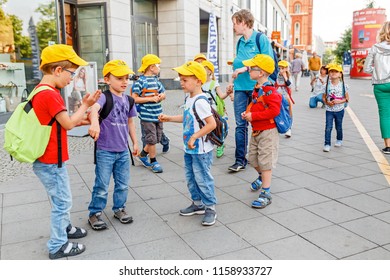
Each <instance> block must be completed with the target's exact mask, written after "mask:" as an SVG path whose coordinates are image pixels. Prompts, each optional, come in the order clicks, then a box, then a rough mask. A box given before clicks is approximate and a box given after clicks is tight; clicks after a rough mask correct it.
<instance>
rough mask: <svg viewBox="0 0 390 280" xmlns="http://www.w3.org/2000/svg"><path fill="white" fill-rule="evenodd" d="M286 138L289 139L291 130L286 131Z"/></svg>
mask: <svg viewBox="0 0 390 280" xmlns="http://www.w3.org/2000/svg"><path fill="white" fill-rule="evenodd" d="M284 136H286V137H287V138H290V137H291V129H289V130H287V132H286V133H285V134H284Z"/></svg>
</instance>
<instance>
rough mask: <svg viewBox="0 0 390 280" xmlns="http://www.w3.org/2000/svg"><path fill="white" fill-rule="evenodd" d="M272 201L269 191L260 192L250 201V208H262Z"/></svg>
mask: <svg viewBox="0 0 390 280" xmlns="http://www.w3.org/2000/svg"><path fill="white" fill-rule="evenodd" d="M271 203H272V197H271V194H270V193H267V192H261V193H260V195H259V198H258V199H256V200H255V201H253V202H252V208H256V209H263V208H265V207H267V206H268V205H270V204H271Z"/></svg>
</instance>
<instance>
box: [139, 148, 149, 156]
mask: <svg viewBox="0 0 390 280" xmlns="http://www.w3.org/2000/svg"><path fill="white" fill-rule="evenodd" d="M148 154H149V153H148V152H145V150H142V152H141V153H140V156H141V157H147V156H148Z"/></svg>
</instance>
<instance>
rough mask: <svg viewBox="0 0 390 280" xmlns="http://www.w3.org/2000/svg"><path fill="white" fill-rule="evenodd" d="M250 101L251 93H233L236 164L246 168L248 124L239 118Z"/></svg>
mask: <svg viewBox="0 0 390 280" xmlns="http://www.w3.org/2000/svg"><path fill="white" fill-rule="evenodd" d="M251 100H252V91H249V90H248V91H239V90H237V91H235V92H234V118H235V120H236V131H235V140H236V152H235V157H236V162H235V163H238V164H240V165H243V166H246V165H247V163H248V160H247V159H246V153H247V151H248V122H247V121H246V120H244V119H242V117H241V113H242V112H245V110H246V107H247V106H248V104H249V103H250V102H251Z"/></svg>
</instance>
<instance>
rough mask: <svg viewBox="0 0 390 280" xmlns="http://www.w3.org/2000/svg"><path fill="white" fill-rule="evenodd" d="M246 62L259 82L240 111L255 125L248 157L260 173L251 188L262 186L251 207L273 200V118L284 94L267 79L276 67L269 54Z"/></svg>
mask: <svg viewBox="0 0 390 280" xmlns="http://www.w3.org/2000/svg"><path fill="white" fill-rule="evenodd" d="M243 64H244V65H245V66H246V67H247V68H248V69H247V70H248V72H249V75H250V78H251V79H252V80H256V81H257V84H256V85H255V88H254V90H253V92H252V102H251V103H250V104H249V106H248V107H247V109H246V111H245V112H243V113H242V114H241V115H242V118H243V119H245V120H247V121H248V122H250V123H251V125H252V135H251V138H250V144H249V156H248V160H249V162H250V164H251V166H253V167H254V168H255V169H256V171H257V172H258V173H259V177H258V178H257V179H256V180H255V181H254V182H253V183H252V184H251V190H252V191H257V190H259V189H260V195H259V198H258V199H256V200H255V201H253V202H252V207H253V208H264V207H266V206H267V205H269V204H271V202H272V197H271V193H270V187H271V179H272V168H275V167H276V161H277V159H278V150H279V133H278V130H277V128H276V124H275V122H274V118H275V117H276V116H277V115H279V112H280V106H281V103H282V96H281V95H280V94H279V93H278V92H277V91H276V88H275V87H274V86H273V85H271V83H270V82H269V80H268V77H269V75H270V74H271V73H273V72H274V69H275V66H274V60H273V59H272V58H271V57H270V56H269V55H265V54H258V55H256V56H254V57H253V58H252V59H248V60H244V61H243Z"/></svg>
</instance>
